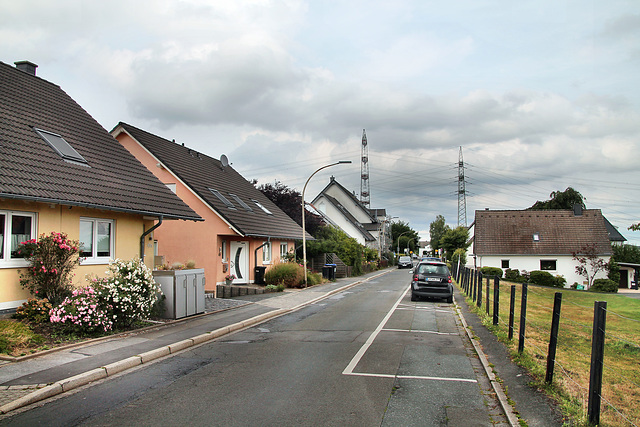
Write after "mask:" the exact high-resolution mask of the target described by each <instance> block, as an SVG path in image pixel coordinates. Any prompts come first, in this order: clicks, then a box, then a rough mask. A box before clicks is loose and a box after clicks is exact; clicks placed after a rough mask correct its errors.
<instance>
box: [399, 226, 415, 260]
mask: <svg viewBox="0 0 640 427" xmlns="http://www.w3.org/2000/svg"><path fill="white" fill-rule="evenodd" d="M412 231H413V230H407V231H403V232H402V233H400V234H399V235H398V256H400V236H402V235H403V234H407V233H411V232H412ZM407 247H408V246H407Z"/></svg>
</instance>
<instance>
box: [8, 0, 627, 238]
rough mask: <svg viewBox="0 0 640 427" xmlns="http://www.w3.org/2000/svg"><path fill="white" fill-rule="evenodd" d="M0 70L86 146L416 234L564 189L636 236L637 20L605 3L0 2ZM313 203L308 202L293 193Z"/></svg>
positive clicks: (619, 5) (618, 4)
mask: <svg viewBox="0 0 640 427" xmlns="http://www.w3.org/2000/svg"><path fill="white" fill-rule="evenodd" d="M0 6H1V7H2V10H3V13H2V15H0V48H1V49H0V51H2V52H3V57H2V58H0V60H2V61H3V62H5V63H9V64H11V63H13V62H14V61H17V60H24V59H27V60H30V61H32V62H35V63H37V64H38V65H39V69H38V75H39V76H40V77H42V78H44V79H46V80H49V81H51V82H52V83H54V84H57V85H60V86H61V87H62V88H63V89H64V90H65V91H66V92H67V93H69V94H70V95H71V96H72V97H73V98H74V99H75V100H76V101H77V102H78V103H79V104H80V105H81V106H83V107H84V108H85V109H86V110H87V111H88V112H89V113H90V114H91V115H93V116H94V117H95V118H96V120H98V122H100V124H102V125H103V127H105V128H106V129H111V128H112V127H113V126H115V124H117V123H118V122H119V121H124V122H128V123H131V124H132V125H134V126H138V127H141V128H143V129H145V130H147V131H150V132H153V133H155V134H157V135H160V136H162V137H165V138H167V139H176V140H177V141H180V142H184V143H185V144H186V145H188V146H190V147H192V148H194V149H197V150H199V151H202V152H204V153H205V154H207V155H210V156H212V157H216V158H219V157H220V155H221V154H226V155H228V156H229V158H230V160H231V161H232V163H233V164H234V167H235V168H236V169H237V170H238V171H240V172H241V173H242V174H243V176H245V177H246V178H247V179H253V178H256V179H258V180H259V182H261V183H265V182H273V181H275V180H279V181H281V182H283V183H284V184H285V185H288V186H290V187H292V188H297V189H299V190H300V189H301V188H302V186H303V185H304V182H305V180H306V179H307V178H308V176H309V175H310V174H311V173H312V172H313V171H314V170H315V169H317V168H318V167H320V166H322V165H324V164H326V163H329V162H333V161H336V160H343V159H344V160H352V161H353V164H352V165H348V166H347V165H341V166H339V167H334V168H331V169H329V170H327V171H326V173H322V174H319V175H318V176H317V177H314V180H313V181H312V182H311V183H310V185H309V188H308V190H307V194H308V195H310V196H308V198H309V199H311V198H313V195H315V193H317V192H318V191H320V190H321V189H322V188H323V187H324V186H325V185H326V184H327V182H328V179H329V176H331V175H335V176H336V178H337V179H338V180H339V181H340V182H341V183H342V184H343V185H345V186H346V187H347V188H349V189H351V190H353V191H355V192H356V193H357V192H359V190H360V179H359V178H360V148H361V144H360V139H361V136H362V130H363V129H366V133H367V137H368V141H369V150H370V151H369V158H370V175H371V179H370V190H371V203H372V206H371V207H375V208H385V209H387V211H388V213H389V214H390V215H392V216H396V217H399V219H400V220H402V221H406V222H409V224H410V226H411V227H412V228H414V229H416V230H418V231H420V232H421V234H422V235H423V237H424V236H426V230H428V228H429V223H430V222H431V221H433V220H434V219H435V217H436V216H437V215H439V214H440V215H444V216H445V218H446V220H447V223H449V224H451V225H456V224H457V220H458V217H457V215H458V199H457V194H456V193H457V188H458V186H457V181H456V179H457V176H458V171H457V168H456V165H457V162H458V153H459V149H460V147H462V149H463V154H464V160H465V165H466V169H465V176H466V178H467V185H466V189H467V192H468V194H467V197H466V204H467V222H468V223H469V224H470V223H471V222H472V221H473V212H474V210H477V209H484V208H486V207H488V208H491V209H525V208H527V207H529V206H531V205H533V203H535V202H536V201H537V200H546V199H548V198H549V194H550V193H551V192H552V191H557V190H564V189H565V188H567V187H569V186H571V187H573V188H575V189H576V190H578V191H580V192H581V193H582V194H583V195H584V196H585V197H586V204H587V207H588V208H597V209H602V211H603V214H604V215H605V216H606V217H607V218H608V219H609V220H610V221H611V222H612V223H613V224H614V225H615V226H618V227H619V229H620V231H621V232H622V233H623V235H625V236H626V237H627V238H628V239H630V243H634V244H640V232H636V233H633V232H629V231H627V230H626V228H627V227H628V226H629V225H630V224H632V223H634V222H638V221H640V214H639V213H638V212H639V211H640V209H639V208H640V202H638V198H637V194H638V190H639V189H640V185H639V184H638V177H639V173H638V166H637V163H638V160H637V159H640V152H639V145H640V144H639V137H640V129H639V127H640V125H639V124H640V88H639V87H638V85H637V82H636V80H637V78H636V76H637V69H638V65H639V63H640V25H638V24H639V23H640V13H639V12H638V10H637V8H635V7H634V6H633V5H632V4H630V3H628V2H625V1H612V2H608V3H607V4H606V5H605V4H601V3H600V2H596V1H590V2H587V3H585V2H581V1H563V2H552V1H542V2H536V3H535V4H507V5H505V3H504V2H497V1H482V2H475V1H473V2H472V1H465V2H462V3H460V2H455V3H452V4H440V3H439V2H422V1H418V0H403V1H399V2H393V4H391V3H387V2H380V1H374V2H371V1H368V2H363V1H353V2H317V1H296V0H289V1H268V0H255V1H239V2H227V1H204V0H202V1H199V0H189V1H165V2H161V3H160V2H154V1H149V0H147V1H136V2H133V3H132V2H124V1H120V0H118V1H114V2H109V3H108V4H101V3H95V2H79V1H74V0H63V1H59V2H53V3H51V2H46V1H38V0H25V1H23V2H12V1H9V0H0ZM312 193H313V195H311V194H312Z"/></svg>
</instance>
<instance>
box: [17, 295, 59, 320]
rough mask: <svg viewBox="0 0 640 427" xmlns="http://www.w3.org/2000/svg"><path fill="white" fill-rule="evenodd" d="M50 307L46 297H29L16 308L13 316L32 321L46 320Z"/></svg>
mask: <svg viewBox="0 0 640 427" xmlns="http://www.w3.org/2000/svg"><path fill="white" fill-rule="evenodd" d="M51 308H52V306H51V303H50V302H49V300H48V299H46V298H44V299H36V298H29V299H28V300H27V302H25V303H23V304H22V305H21V306H20V307H18V308H17V309H16V314H14V315H13V317H15V318H16V319H18V320H28V321H30V322H34V323H42V322H48V321H49V312H50V311H51Z"/></svg>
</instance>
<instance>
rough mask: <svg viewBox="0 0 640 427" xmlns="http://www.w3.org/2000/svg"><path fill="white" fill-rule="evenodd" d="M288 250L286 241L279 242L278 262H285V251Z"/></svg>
mask: <svg viewBox="0 0 640 427" xmlns="http://www.w3.org/2000/svg"><path fill="white" fill-rule="evenodd" d="M288 252H289V245H288V244H287V242H280V262H287V253H288Z"/></svg>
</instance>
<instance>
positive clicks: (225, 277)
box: [224, 274, 236, 280]
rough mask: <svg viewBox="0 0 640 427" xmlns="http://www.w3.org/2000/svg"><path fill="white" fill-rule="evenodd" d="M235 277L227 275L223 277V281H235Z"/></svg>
mask: <svg viewBox="0 0 640 427" xmlns="http://www.w3.org/2000/svg"><path fill="white" fill-rule="evenodd" d="M235 279H236V276H234V275H233V274H227V275H226V276H224V280H235Z"/></svg>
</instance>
